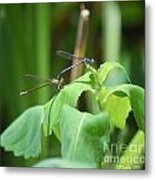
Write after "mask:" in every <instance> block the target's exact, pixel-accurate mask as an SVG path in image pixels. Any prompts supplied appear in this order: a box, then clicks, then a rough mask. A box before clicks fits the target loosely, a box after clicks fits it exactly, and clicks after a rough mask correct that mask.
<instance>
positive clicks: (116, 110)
mask: <svg viewBox="0 0 155 180" xmlns="http://www.w3.org/2000/svg"><path fill="white" fill-rule="evenodd" d="M101 106H102V109H104V111H106V112H108V113H109V115H110V124H111V127H117V128H120V129H124V127H125V123H126V119H127V117H128V115H129V112H130V111H131V106H130V101H129V98H128V97H119V96H116V95H113V94H112V95H111V96H110V97H109V98H108V101H106V102H104V101H103V103H102V105H101Z"/></svg>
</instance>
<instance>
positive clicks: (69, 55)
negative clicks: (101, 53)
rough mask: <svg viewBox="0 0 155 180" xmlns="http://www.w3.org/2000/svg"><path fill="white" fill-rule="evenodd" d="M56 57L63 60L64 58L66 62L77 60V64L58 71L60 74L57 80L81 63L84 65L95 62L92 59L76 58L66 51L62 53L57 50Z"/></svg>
mask: <svg viewBox="0 0 155 180" xmlns="http://www.w3.org/2000/svg"><path fill="white" fill-rule="evenodd" d="M57 55H58V56H60V57H63V58H66V59H68V60H74V59H76V60H78V62H77V63H75V64H73V65H71V66H69V67H67V68H65V69H63V70H62V71H60V73H59V74H58V76H57V79H61V77H62V75H63V74H64V73H66V72H68V71H70V70H71V69H73V68H74V67H76V66H78V65H79V64H81V63H86V64H93V63H94V62H95V60H94V59H93V58H87V57H77V56H76V55H74V54H71V53H69V52H66V51H62V50H58V51H57Z"/></svg>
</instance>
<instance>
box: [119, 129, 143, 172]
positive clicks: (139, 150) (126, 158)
mask: <svg viewBox="0 0 155 180" xmlns="http://www.w3.org/2000/svg"><path fill="white" fill-rule="evenodd" d="M143 154H144V132H143V131H141V130H139V131H138V132H137V133H136V134H135V136H134V137H133V139H132V140H131V142H130V144H129V146H128V148H127V149H126V150H125V151H124V153H123V155H122V156H121V158H120V162H119V163H118V164H117V165H116V169H140V168H141V166H142V165H144V155H143Z"/></svg>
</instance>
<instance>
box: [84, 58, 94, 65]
mask: <svg viewBox="0 0 155 180" xmlns="http://www.w3.org/2000/svg"><path fill="white" fill-rule="evenodd" d="M84 61H85V62H86V63H87V64H93V63H94V62H95V60H94V59H93V58H85V59H84Z"/></svg>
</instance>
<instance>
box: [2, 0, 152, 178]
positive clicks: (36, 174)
mask: <svg viewBox="0 0 155 180" xmlns="http://www.w3.org/2000/svg"><path fill="white" fill-rule="evenodd" d="M62 1H64V0H62ZM62 1H61V2H62ZM7 2H10V3H13V2H47V1H40V0H37V1H34V0H33V1H30V0H27V1H26V0H22V1H20V0H16V1H14V0H0V3H7ZM48 2H51V1H48ZM56 2H58V1H56ZM154 17H155V0H147V1H146V48H145V50H146V59H145V62H146V63H145V66H146V134H147V137H146V158H147V159H146V162H147V164H146V171H111V170H109V171H99V170H92V171H90V170H65V169H32V168H2V167H1V168H0V177H1V179H6V178H10V179H12V180H13V179H15V180H21V179H22V180H27V179H33V178H35V179H37V180H42V179H46V180H48V179H50V180H51V179H54V180H55V179H60V178H62V179H67V180H73V179H79V178H80V179H81V178H87V179H89V180H91V179H94V178H97V179H98V180H100V179H102V180H103V179H106V178H108V180H111V179H119V180H121V179H122V180H124V178H125V179H127V180H128V179H129V178H132V180H134V179H135V180H138V179H140V180H143V179H146V178H147V179H148V178H149V179H154V177H155V170H154V167H155V142H154V140H153V138H154V137H155V129H154V128H155V118H154V117H155V80H154V79H155V23H154V22H155V18H154Z"/></svg>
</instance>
